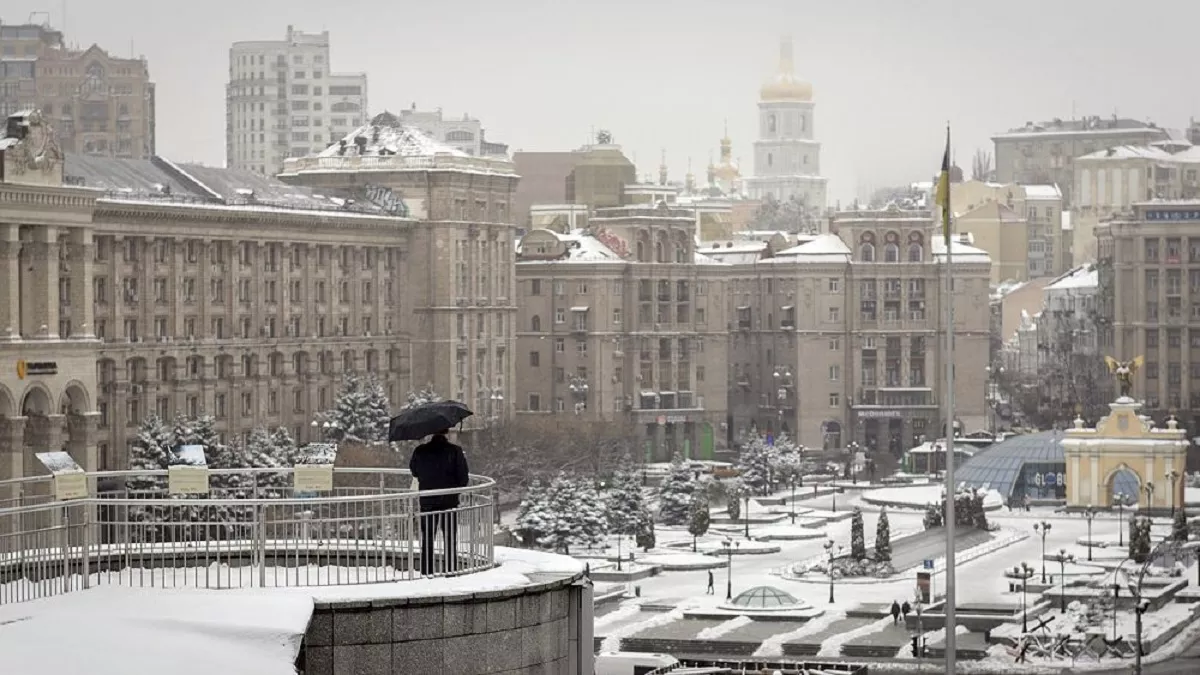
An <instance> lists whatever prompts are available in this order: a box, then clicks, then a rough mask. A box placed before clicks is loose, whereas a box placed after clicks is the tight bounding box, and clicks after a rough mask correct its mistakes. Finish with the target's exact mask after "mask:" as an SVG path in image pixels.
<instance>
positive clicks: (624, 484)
mask: <svg viewBox="0 0 1200 675" xmlns="http://www.w3.org/2000/svg"><path fill="white" fill-rule="evenodd" d="M607 501H608V531H609V532H611V533H612V534H615V535H618V536H633V535H635V534H637V530H638V525H639V523H640V521H641V519H642V518H643V517H644V515H643V514H645V512H646V500H645V498H644V497H643V496H642V481H641V479H640V478H639V477H638V475H637V473H636V471H635V470H634V468H633V464H632V462H630V459H629V455H625V456H624V457H622V458H621V461H620V463H619V464H618V465H617V470H616V471H615V472H614V473H613V478H612V488H611V489H610V490H609V493H608V500H607Z"/></svg>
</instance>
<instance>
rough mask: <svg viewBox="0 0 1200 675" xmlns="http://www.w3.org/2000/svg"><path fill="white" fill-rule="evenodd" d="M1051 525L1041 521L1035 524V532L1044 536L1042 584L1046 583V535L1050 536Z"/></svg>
mask: <svg viewBox="0 0 1200 675" xmlns="http://www.w3.org/2000/svg"><path fill="white" fill-rule="evenodd" d="M1050 527H1051V526H1050V523H1048V522H1046V521H1044V520H1043V521H1041V522H1039V523H1034V524H1033V531H1034V532H1036V533H1038V534H1040V535H1041V536H1042V583H1043V584H1044V583H1046V535H1048V534H1050Z"/></svg>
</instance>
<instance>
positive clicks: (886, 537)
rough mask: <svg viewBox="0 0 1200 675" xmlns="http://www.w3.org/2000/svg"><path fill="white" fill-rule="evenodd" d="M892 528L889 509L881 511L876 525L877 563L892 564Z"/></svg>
mask: <svg viewBox="0 0 1200 675" xmlns="http://www.w3.org/2000/svg"><path fill="white" fill-rule="evenodd" d="M891 560H892V528H891V524H890V523H888V514H887V508H886V507H884V508H881V509H879V521H878V522H877V523H876V524H875V562H891Z"/></svg>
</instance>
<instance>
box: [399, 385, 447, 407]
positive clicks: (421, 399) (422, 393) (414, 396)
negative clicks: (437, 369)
mask: <svg viewBox="0 0 1200 675" xmlns="http://www.w3.org/2000/svg"><path fill="white" fill-rule="evenodd" d="M441 400H442V397H441V395H440V394H438V393H437V392H436V391H434V390H433V385H426V386H424V387H422V388H420V389H414V390H413V391H410V392H408V397H407V400H405V402H404V405H402V406H400V409H401V410H408V409H409V408H415V407H417V406H419V405H424V404H426V403H436V402H437V401H441Z"/></svg>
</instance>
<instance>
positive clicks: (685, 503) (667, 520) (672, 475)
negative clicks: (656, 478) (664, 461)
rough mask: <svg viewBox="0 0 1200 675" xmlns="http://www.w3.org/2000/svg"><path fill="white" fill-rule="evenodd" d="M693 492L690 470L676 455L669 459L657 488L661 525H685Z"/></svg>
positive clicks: (693, 482) (694, 484) (694, 486)
mask: <svg viewBox="0 0 1200 675" xmlns="http://www.w3.org/2000/svg"><path fill="white" fill-rule="evenodd" d="M695 491H696V482H695V480H694V479H693V477H692V472H691V470H690V469H688V468H687V466H686V465H685V464H684V463H683V458H682V457H680V456H679V455H678V454H676V455H675V456H674V457H672V458H671V467H670V469H669V470H668V473H667V476H666V477H665V478H663V482H662V484H661V485H659V487H658V517H659V519H660V520H661V521H662V522H663V524H665V525H683V524H685V523H687V520H688V511H689V505H690V504H691V501H692V493H693V492H695Z"/></svg>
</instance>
